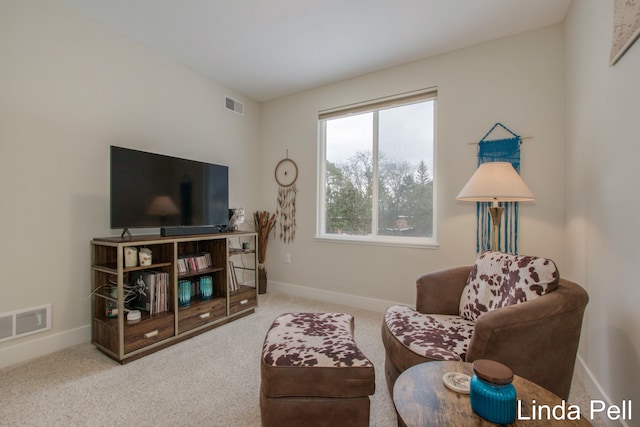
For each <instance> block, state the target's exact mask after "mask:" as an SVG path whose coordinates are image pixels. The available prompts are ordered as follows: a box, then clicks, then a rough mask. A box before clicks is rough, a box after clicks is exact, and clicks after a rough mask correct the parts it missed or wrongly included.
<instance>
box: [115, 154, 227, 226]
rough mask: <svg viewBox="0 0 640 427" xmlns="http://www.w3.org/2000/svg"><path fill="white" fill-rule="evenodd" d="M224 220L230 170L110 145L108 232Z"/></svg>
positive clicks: (203, 223)
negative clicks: (118, 229)
mask: <svg viewBox="0 0 640 427" xmlns="http://www.w3.org/2000/svg"><path fill="white" fill-rule="evenodd" d="M228 222H229V168H228V167H227V166H222V165H216V164H211V163H204V162H198V161H194V160H187V159H180V158H177V157H171V156H164V155H161V154H153V153H147V152H144V151H138V150H133V149H129V148H122V147H116V146H111V228H125V229H127V228H144V227H177V226H180V227H188V226H216V225H226V224H227V223H228Z"/></svg>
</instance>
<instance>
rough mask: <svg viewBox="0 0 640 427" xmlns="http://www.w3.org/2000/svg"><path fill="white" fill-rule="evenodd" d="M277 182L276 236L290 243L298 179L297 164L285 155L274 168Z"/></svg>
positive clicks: (294, 232) (294, 228)
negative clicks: (277, 231)
mask: <svg viewBox="0 0 640 427" xmlns="http://www.w3.org/2000/svg"><path fill="white" fill-rule="evenodd" d="M275 177H276V182H277V183H278V208H277V209H276V219H277V223H278V230H279V233H278V237H279V238H280V240H282V241H283V242H285V243H291V242H292V241H293V239H294V238H295V237H296V193H297V192H298V189H297V188H296V180H297V179H298V165H296V162H294V161H293V160H291V159H290V158H289V152H288V150H287V157H285V158H284V159H282V160H280V161H279V162H278V164H277V165H276V169H275Z"/></svg>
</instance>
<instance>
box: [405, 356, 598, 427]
mask: <svg viewBox="0 0 640 427" xmlns="http://www.w3.org/2000/svg"><path fill="white" fill-rule="evenodd" d="M447 372H462V373H464V374H467V375H469V376H472V375H473V369H472V367H471V363H465V362H428V363H422V364H419V365H416V366H413V367H411V368H409V369H407V370H406V371H404V372H403V373H402V374H400V376H399V377H398V379H397V380H396V382H395V384H394V386H393V404H394V405H395V407H396V411H397V413H398V425H400V426H406V427H423V426H495V424H493V423H490V422H489V421H487V420H485V419H483V418H481V417H479V416H478V415H476V414H475V413H474V412H473V411H472V410H471V403H470V402H469V395H468V394H461V393H456V392H455V391H452V390H450V389H448V388H447V387H446V386H445V385H444V383H443V382H442V376H443V375H444V374H445V373H447ZM513 385H514V386H515V388H516V393H517V399H518V400H519V401H521V402H522V405H521V406H522V408H521V411H520V417H521V419H520V420H518V419H517V418H518V415H516V421H515V422H514V423H513V424H510V425H512V426H525V427H538V426H540V427H543V426H544V427H547V426H549V425H554V426H565V425H567V426H591V423H590V422H589V421H588V420H587V419H585V418H584V416H585V414H581V418H580V419H579V420H555V419H553V418H552V419H551V420H548V419H546V418H545V419H543V420H539V419H533V418H535V417H532V415H531V414H532V412H531V410H532V402H533V401H534V400H535V404H536V407H538V406H540V405H549V406H550V407H551V408H553V406H554V405H561V404H562V399H560V398H559V397H558V396H556V395H555V394H553V393H551V392H550V391H549V390H546V389H544V388H542V387H540V386H539V385H536V384H534V383H532V382H531V381H528V380H525V379H524V378H522V377H519V376H517V375H516V376H514V379H513ZM565 405H566V409H567V412H566V413H568V410H569V404H568V403H566V404H565ZM545 414H546V413H545ZM525 418H528V419H525Z"/></svg>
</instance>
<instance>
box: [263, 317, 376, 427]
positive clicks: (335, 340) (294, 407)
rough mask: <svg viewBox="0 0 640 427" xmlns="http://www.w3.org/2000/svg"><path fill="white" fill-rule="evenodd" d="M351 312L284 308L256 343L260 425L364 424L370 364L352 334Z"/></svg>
mask: <svg viewBox="0 0 640 427" xmlns="http://www.w3.org/2000/svg"><path fill="white" fill-rule="evenodd" d="M353 328H354V320H353V316H351V315H349V314H345V313H286V314H282V315H280V316H278V318H276V319H275V320H274V321H273V324H272V325H271V327H270V328H269V331H268V332H267V336H266V337H265V340H264V345H263V347H262V361H261V368H260V374H261V386H260V412H261V416H262V425H263V427H275V426H278V427H286V426H296V427H299V426H331V427H334V426H338V425H339V426H368V425H369V395H372V394H373V393H374V392H375V372H374V368H373V364H372V363H371V361H369V359H367V357H366V356H365V355H364V354H363V353H362V352H361V351H360V349H359V348H358V347H357V346H356V343H355V341H354V339H353Z"/></svg>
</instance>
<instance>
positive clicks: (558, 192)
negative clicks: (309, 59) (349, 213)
mask: <svg viewBox="0 0 640 427" xmlns="http://www.w3.org/2000/svg"><path fill="white" fill-rule="evenodd" d="M563 67H564V44H563V27H562V26H561V25H557V26H552V27H548V28H544V29H541V30H538V31H533V32H529V33H525V34H521V35H517V36H514V37H509V38H505V39H501V40H497V41H493V42H489V43H484V44H481V45H477V46H474V47H471V48H467V49H462V50H459V51H455V52H451V53H448V54H444V55H439V56H436V57H433V58H429V59H425V60H422V61H418V62H414V63H411V64H407V65H404V66H400V67H395V68H391V69H388V70H384V71H380V72H376V73H372V74H368V75H364V76H361V77H358V78H354V79H351V80H346V81H342V82H339V83H336V84H331V85H328V86H325V87H321V88H318V89H315V90H310V91H307V92H303V93H299V94H295V95H292V96H289V97H285V98H281V99H278V100H274V101H271V102H267V103H264V104H263V109H262V114H263V116H262V120H263V122H262V130H261V133H262V142H263V145H264V147H263V153H264V160H263V161H264V167H263V172H262V174H263V175H262V179H263V182H264V184H263V197H262V201H263V205H264V209H269V210H272V211H273V210H275V207H276V196H277V193H276V191H277V188H276V184H275V181H274V178H273V168H274V167H275V165H276V163H277V162H278V161H279V160H280V159H281V158H283V157H284V156H285V154H286V150H287V149H288V150H289V157H291V158H292V159H294V160H295V161H296V162H297V164H298V167H299V170H300V177H299V179H298V205H297V206H298V211H297V225H298V229H297V235H296V240H295V241H294V242H293V243H292V244H289V245H284V244H283V243H282V242H280V241H279V240H277V239H272V240H271V241H270V243H269V249H268V253H267V268H268V273H269V281H270V286H271V285H274V286H276V287H277V286H281V287H283V288H286V289H288V290H289V291H292V292H293V291H296V292H300V293H302V294H305V293H306V294H308V295H312V296H315V297H326V298H327V299H334V300H337V301H343V302H345V301H347V300H348V301H349V302H350V303H354V301H357V300H358V299H359V298H357V297H363V298H369V299H372V300H370V301H368V302H367V304H368V303H370V304H371V305H373V306H376V307H378V308H379V307H384V306H386V305H388V302H389V301H398V302H403V303H413V302H414V301H415V279H416V277H417V276H418V275H420V274H422V273H425V272H429V271H433V270H438V269H443V268H447V267H452V266H457V265H467V264H471V263H472V262H473V261H474V260H475V258H476V254H475V205H474V204H469V203H462V202H456V200H455V197H456V195H457V194H458V192H459V191H460V190H461V189H462V187H463V186H464V184H465V183H466V181H467V180H468V178H469V177H470V176H471V174H472V173H473V171H474V170H475V168H476V148H475V146H471V145H468V143H469V142H477V141H478V140H480V138H482V136H483V135H484V134H485V133H486V132H487V131H488V130H489V129H490V128H491V127H492V126H493V125H494V124H495V123H496V122H502V123H503V124H504V125H506V126H507V127H509V128H510V129H512V130H513V131H515V132H517V133H519V134H520V135H522V136H531V137H533V138H532V139H527V140H525V142H524V144H523V146H522V176H523V178H524V180H525V182H527V183H528V185H529V187H530V188H531V190H532V191H533V193H534V194H535V195H536V196H537V198H538V200H537V202H536V203H534V204H532V205H522V209H521V217H520V221H521V223H520V225H521V229H520V230H521V232H520V253H523V254H532V255H533V254H537V255H542V256H547V257H550V258H553V259H554V260H555V261H556V262H557V263H558V266H559V268H560V271H561V272H563V268H564V252H565V251H564V192H563V182H564V163H565V159H564V133H565V129H564V102H565V101H564V81H563V76H564V69H563ZM433 86H437V88H438V111H437V114H438V119H437V134H438V135H437V156H436V162H437V166H436V167H437V192H438V193H437V194H438V196H437V206H438V208H437V216H438V228H437V234H438V240H439V248H438V249H409V248H399V247H382V246H368V245H354V244H340V243H327V242H319V241H316V240H314V236H315V221H316V182H317V179H316V170H317V159H316V150H317V114H318V111H319V110H323V109H327V108H331V107H337V106H341V105H346V104H351V103H354V102H359V101H365V100H368V99H373V98H377V97H383V96H388V95H393V94H397V93H402V92H406V91H411V90H417V89H422V88H428V87H433ZM285 252H289V253H291V263H290V264H285V263H284V253H285ZM289 285H293V286H289ZM295 286H298V287H299V288H296V287H295ZM333 292H338V293H343V294H349V295H352V296H355V298H350V297H349V298H350V299H345V298H348V297H345V296H344V295H340V294H334V293H333ZM360 299H361V298H360Z"/></svg>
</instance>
